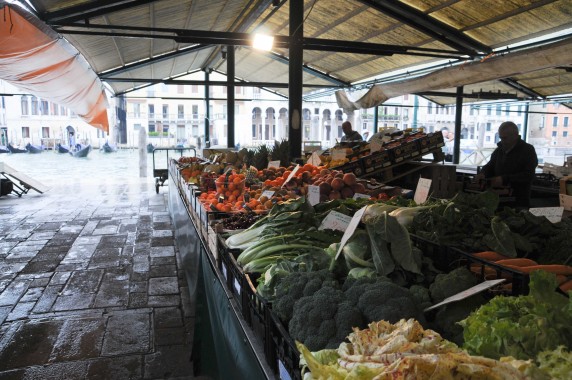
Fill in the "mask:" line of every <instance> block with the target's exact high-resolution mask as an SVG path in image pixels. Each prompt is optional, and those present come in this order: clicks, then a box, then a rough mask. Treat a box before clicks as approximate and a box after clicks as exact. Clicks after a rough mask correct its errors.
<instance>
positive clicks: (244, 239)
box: [225, 224, 268, 249]
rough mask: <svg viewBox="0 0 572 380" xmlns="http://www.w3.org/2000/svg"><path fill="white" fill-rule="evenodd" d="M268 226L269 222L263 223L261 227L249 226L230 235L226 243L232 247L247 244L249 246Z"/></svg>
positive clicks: (241, 246)
mask: <svg viewBox="0 0 572 380" xmlns="http://www.w3.org/2000/svg"><path fill="white" fill-rule="evenodd" d="M267 226H268V225H267V224H263V225H261V226H259V227H256V228H248V229H246V230H244V231H241V232H239V233H236V234H234V235H230V236H229V237H228V238H227V239H226V241H225V242H226V245H227V246H228V247H229V248H231V249H237V248H243V247H244V246H245V245H247V246H248V245H250V244H252V241H254V240H256V239H257V238H258V237H259V236H260V234H262V232H263V231H264V229H265V228H266V227H267Z"/></svg>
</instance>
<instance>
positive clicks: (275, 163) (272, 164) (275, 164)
mask: <svg viewBox="0 0 572 380" xmlns="http://www.w3.org/2000/svg"><path fill="white" fill-rule="evenodd" d="M268 167H269V168H279V167H280V161H270V162H268Z"/></svg>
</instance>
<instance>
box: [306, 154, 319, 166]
mask: <svg viewBox="0 0 572 380" xmlns="http://www.w3.org/2000/svg"><path fill="white" fill-rule="evenodd" d="M308 163H309V164H310V165H314V166H319V165H321V164H322V159H321V158H320V155H319V154H318V152H314V153H312V155H311V156H310V158H309V159H308Z"/></svg>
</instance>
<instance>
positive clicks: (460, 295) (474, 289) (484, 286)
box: [423, 278, 506, 311]
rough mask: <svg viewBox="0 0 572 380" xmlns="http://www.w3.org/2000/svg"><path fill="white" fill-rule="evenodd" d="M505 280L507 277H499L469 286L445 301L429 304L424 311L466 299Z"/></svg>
mask: <svg viewBox="0 0 572 380" xmlns="http://www.w3.org/2000/svg"><path fill="white" fill-rule="evenodd" d="M504 281H506V278H499V279H498V280H488V281H485V282H481V283H480V284H478V285H475V286H473V287H472V288H469V289H467V290H464V291H462V292H460V293H457V294H455V295H454V296H451V297H449V298H445V299H444V300H443V301H441V302H439V303H438V304H435V305H433V306H429V307H428V308H427V309H425V310H423V311H429V310H433V309H436V308H438V307H440V306H443V305H446V304H448V303H451V302H456V301H460V300H462V299H465V298H468V297H470V296H472V295H473V294H477V293H480V292H482V291H483V290H487V289H488V288H492V287H493V286H496V285H498V284H500V283H501V282H504Z"/></svg>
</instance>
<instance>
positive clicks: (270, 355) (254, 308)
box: [242, 274, 278, 372]
mask: <svg viewBox="0 0 572 380" xmlns="http://www.w3.org/2000/svg"><path fill="white" fill-rule="evenodd" d="M244 278H245V282H244V291H243V298H242V301H243V316H244V319H245V320H246V323H247V324H248V325H249V326H250V327H251V328H252V330H253V331H254V335H255V336H257V337H258V338H259V339H260V341H262V342H263V343H264V356H265V357H266V360H267V362H268V364H269V365H270V367H271V368H272V370H273V371H274V372H276V371H277V369H278V362H277V357H276V347H275V341H274V340H273V339H272V335H271V329H272V321H271V305H270V303H269V302H268V301H266V300H265V299H264V298H262V297H260V296H259V295H258V294H257V292H256V285H255V284H256V283H257V278H256V275H254V276H251V275H249V274H245V276H244Z"/></svg>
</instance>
